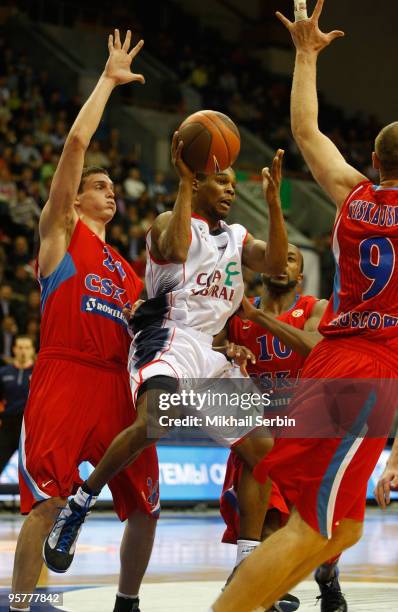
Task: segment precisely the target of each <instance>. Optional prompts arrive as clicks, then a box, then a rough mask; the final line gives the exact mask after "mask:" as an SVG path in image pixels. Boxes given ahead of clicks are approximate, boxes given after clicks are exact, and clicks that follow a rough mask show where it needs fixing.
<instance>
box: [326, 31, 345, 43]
mask: <svg viewBox="0 0 398 612" xmlns="http://www.w3.org/2000/svg"><path fill="white" fill-rule="evenodd" d="M327 36H328V41H329V42H330V43H331V42H332V40H334V39H335V38H342V37H343V36H345V33H344V32H343V31H342V30H333V32H329V34H328V35H327Z"/></svg>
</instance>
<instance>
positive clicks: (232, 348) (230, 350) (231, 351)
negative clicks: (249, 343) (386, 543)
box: [227, 342, 235, 357]
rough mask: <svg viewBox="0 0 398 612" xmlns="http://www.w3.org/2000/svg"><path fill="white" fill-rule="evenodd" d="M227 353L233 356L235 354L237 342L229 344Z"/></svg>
mask: <svg viewBox="0 0 398 612" xmlns="http://www.w3.org/2000/svg"><path fill="white" fill-rule="evenodd" d="M227 355H228V357H233V356H234V355H235V344H234V343H233V342H230V343H229V344H228V348H227Z"/></svg>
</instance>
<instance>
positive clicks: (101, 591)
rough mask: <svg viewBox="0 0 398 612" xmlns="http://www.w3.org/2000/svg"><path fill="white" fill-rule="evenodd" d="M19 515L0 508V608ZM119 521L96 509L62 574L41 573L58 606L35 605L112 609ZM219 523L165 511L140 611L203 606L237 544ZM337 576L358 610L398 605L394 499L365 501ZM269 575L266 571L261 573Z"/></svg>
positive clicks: (304, 592) (306, 596)
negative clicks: (368, 504) (371, 504)
mask: <svg viewBox="0 0 398 612" xmlns="http://www.w3.org/2000/svg"><path fill="white" fill-rule="evenodd" d="M20 527H21V519H20V517H19V516H17V515H16V514H5V513H1V514H0V559H1V562H0V587H1V588H0V611H1V612H5V611H6V610H7V609H8V605H7V601H8V598H7V596H8V593H9V585H10V577H11V572H12V562H13V553H14V549H15V543H16V538H17V535H18V533H19V530H20ZM122 530H123V527H122V525H121V524H120V523H119V522H118V521H117V519H115V518H114V516H113V515H112V514H108V513H106V514H105V513H101V512H96V513H94V514H93V515H92V516H91V517H90V518H89V519H88V522H87V524H86V525H85V528H84V530H83V533H82V535H81V538H80V541H79V546H78V552H77V555H76V558H75V561H74V563H73V565H72V567H71V569H70V571H69V572H68V573H67V574H64V575H57V574H52V573H48V572H47V571H44V570H43V572H42V575H41V581H40V586H41V587H42V590H43V592H51V591H55V592H61V593H63V605H62V606H58V605H57V606H56V607H54V606H51V605H47V604H41V605H39V606H33V607H32V611H37V612H39V611H42V612H43V611H44V610H55V609H61V610H69V611H70V612H111V611H112V609H113V601H114V594H115V590H116V585H117V575H118V569H119V558H118V549H119V542H120V539H121V536H122ZM222 531H223V523H222V521H221V519H220V518H219V516H218V514H217V512H216V511H207V512H192V511H191V512H180V513H170V512H167V511H164V512H163V515H162V518H161V519H160V520H159V525H158V530H157V536H156V542H155V547H154V552H153V555H152V559H151V562H150V566H149V569H148V572H147V575H146V578H145V582H144V585H143V588H142V593H141V610H142V612H206V610H208V608H209V606H210V604H211V602H212V601H213V600H214V599H215V597H216V596H217V593H218V592H219V590H220V588H221V587H222V585H223V583H224V581H225V579H226V577H227V576H228V574H229V572H230V569H231V567H232V566H233V562H234V558H235V547H234V546H231V545H227V544H221V543H220V537H221V534H222ZM340 567H341V579H342V580H341V581H342V583H343V591H344V592H345V593H346V597H347V600H348V602H349V610H350V612H351V611H353V612H354V611H355V612H370V610H377V611H378V612H392V611H394V610H398V504H396V505H393V506H391V507H390V508H389V509H388V511H387V512H386V513H383V512H381V511H380V510H379V509H377V508H368V511H367V519H366V522H365V533H364V537H363V538H362V540H361V541H360V542H359V543H358V544H357V545H356V546H355V547H353V548H352V549H350V550H349V551H347V552H346V553H345V554H344V556H343V558H342V560H341V565H340ZM264 580H266V576H264ZM294 593H295V594H297V595H298V596H299V597H300V599H301V601H302V606H301V608H300V610H302V612H316V610H319V603H317V602H316V596H317V595H318V590H317V586H316V584H315V583H314V582H313V580H312V578H311V577H309V578H308V579H307V580H306V581H304V582H303V583H302V584H301V585H299V587H297V589H295V591H294Z"/></svg>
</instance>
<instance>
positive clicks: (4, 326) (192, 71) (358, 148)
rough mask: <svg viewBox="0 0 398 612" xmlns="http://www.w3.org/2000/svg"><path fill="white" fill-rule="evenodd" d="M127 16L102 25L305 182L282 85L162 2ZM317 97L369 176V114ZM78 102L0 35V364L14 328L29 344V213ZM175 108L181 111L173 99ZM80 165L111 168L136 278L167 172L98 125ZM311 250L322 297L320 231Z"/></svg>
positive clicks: (111, 233)
mask: <svg viewBox="0 0 398 612" xmlns="http://www.w3.org/2000/svg"><path fill="white" fill-rule="evenodd" d="M70 4H71V5H73V1H72V2H70ZM134 12H135V13H136V14H135V15H132V14H131V10H130V9H127V8H126V7H125V6H124V3H121V2H119V0H115V2H114V5H113V10H112V24H111V23H105V22H103V23H101V25H103V26H108V27H109V26H111V25H114V22H115V19H117V22H118V24H119V25H120V27H121V28H125V27H127V26H128V27H130V26H131V23H133V24H134V27H135V29H136V31H137V30H138V32H145V40H146V49H147V50H148V51H149V52H150V53H151V54H152V55H155V56H156V57H157V58H159V59H161V61H162V62H163V63H164V64H166V65H167V66H169V67H171V68H172V69H173V71H174V72H175V73H176V75H177V77H176V78H177V81H178V83H179V84H186V85H190V86H192V87H193V88H195V89H196V91H197V92H199V93H200V96H201V99H202V107H205V108H216V109H218V110H221V111H223V112H225V113H227V114H229V115H230V116H231V117H232V118H233V119H234V120H235V121H236V122H237V123H238V124H239V125H245V126H246V127H247V128H248V129H250V130H251V131H252V132H254V133H255V134H257V135H258V136H259V137H260V138H262V139H263V140H265V141H266V142H267V143H268V144H270V145H271V146H272V147H274V148H275V149H276V148H278V147H283V148H285V149H286V151H287V156H286V157H287V159H286V165H287V171H288V172H289V173H290V175H295V176H302V177H304V178H308V170H307V168H306V166H305V163H304V161H303V159H302V157H301V156H300V154H299V152H298V150H297V148H296V145H295V144H294V142H293V140H292V138H291V134H290V123H289V98H290V82H289V81H288V80H286V79H284V78H283V77H278V76H275V75H271V74H268V73H266V72H265V71H264V70H263V69H262V68H261V66H260V62H259V61H256V62H254V61H253V56H252V55H250V53H249V51H246V50H245V47H244V45H242V46H233V45H232V44H230V43H227V42H226V41H225V40H223V39H221V37H220V34H219V32H217V31H216V30H214V29H208V28H207V29H204V27H203V26H200V24H199V22H198V20H197V19H195V18H194V17H193V16H190V15H188V14H186V13H185V14H184V13H183V11H181V7H180V6H177V5H174V4H173V3H172V2H168V3H166V4H165V5H163V6H162V10H159V12H156V11H155V13H154V12H153V10H152V9H151V8H150V5H149V4H148V3H147V4H145V3H141V4H139V5H136V6H135V7H134ZM105 14H106V13H105ZM97 15H98V13H97ZM108 17H109V14H108ZM251 51H252V50H251ZM320 103H321V112H320V117H321V127H322V129H323V130H324V131H325V132H326V133H327V134H328V135H329V136H330V137H331V138H332V140H333V141H334V142H335V143H336V145H337V146H338V147H339V149H340V150H341V151H342V152H343V154H344V155H345V156H346V158H347V160H348V161H349V163H352V164H353V165H355V166H356V167H357V168H359V169H360V170H362V171H363V172H364V173H365V174H366V175H368V176H369V177H370V178H372V179H376V176H375V174H374V171H373V169H372V168H371V167H370V166H369V159H370V152H371V149H372V140H373V138H374V136H375V134H376V133H377V132H378V130H379V128H380V125H379V124H378V122H377V120H376V119H375V118H374V117H365V116H362V115H360V114H357V115H356V116H355V117H350V118H347V117H346V116H345V115H344V113H343V112H342V111H341V110H339V109H337V108H334V107H331V106H330V105H327V104H326V103H325V102H324V101H323V100H322V97H321V100H320ZM81 104H82V100H81V99H80V97H79V96H78V95H73V96H68V95H67V92H65V91H61V90H59V89H57V88H55V87H54V86H52V84H51V82H50V79H49V76H48V73H47V72H46V71H45V70H40V71H38V70H35V68H34V66H33V65H31V64H30V62H29V58H28V56H27V55H26V54H24V53H23V52H21V50H20V49H18V51H17V50H16V49H14V48H13V47H12V45H11V44H10V41H8V40H7V37H6V33H5V32H4V31H3V32H2V31H1V30H0V332H1V333H0V363H1V361H3V362H4V361H8V360H9V359H10V357H11V345H12V338H13V336H14V335H15V334H17V333H24V334H27V335H29V336H30V337H31V338H32V340H33V341H34V343H35V346H36V348H38V344H39V322H40V293H39V289H38V285H37V282H36V280H35V272H34V257H35V254H36V252H37V247H38V219H39V216H40V212H41V209H42V208H43V206H44V204H45V202H46V200H47V197H48V192H49V187H50V184H51V180H52V177H53V174H54V172H55V169H56V166H57V163H58V159H59V156H60V153H61V151H62V147H63V144H64V142H65V138H66V135H67V133H68V130H69V127H70V125H71V123H72V122H73V120H74V118H75V117H76V115H77V113H78V111H79V109H80V107H81ZM177 108H178V110H182V107H181V103H178V104H177V106H176V109H177ZM176 109H175V110H176ZM85 163H86V165H96V166H102V167H105V168H106V169H107V170H108V171H109V173H110V175H111V177H112V179H113V181H114V184H115V192H116V201H117V214H116V216H115V218H114V220H113V221H112V223H111V224H110V225H109V227H108V234H107V240H108V242H109V243H110V244H112V245H113V246H114V247H115V248H116V249H118V250H119V252H120V253H121V254H122V255H123V256H124V257H125V258H126V259H128V260H129V261H130V262H131V263H132V266H133V267H134V268H135V270H136V272H137V273H138V274H139V276H141V277H142V276H143V275H144V271H145V233H146V231H147V229H148V228H149V227H150V226H151V224H152V222H153V220H154V218H155V216H156V215H157V214H159V213H161V212H163V211H164V210H167V209H169V208H171V206H172V204H173V201H174V197H175V189H176V184H175V179H174V177H167V176H165V175H164V174H163V173H162V172H156V169H154V168H148V167H146V166H145V164H143V163H142V160H140V159H139V157H138V155H137V151H136V150H135V149H134V148H132V149H131V150H130V151H124V150H122V147H121V144H120V134H119V132H118V130H116V129H111V127H110V126H107V125H102V126H101V129H100V130H99V131H98V133H97V135H96V136H95V139H94V140H93V141H92V144H91V146H90V149H89V151H88V153H87V157H86V161H85ZM318 247H319V249H318V250H319V252H320V254H321V257H322V258H323V260H324V264H323V265H324V268H325V269H324V278H326V277H327V278H328V280H327V287H325V289H324V290H323V291H322V295H323V296H326V295H327V292H329V290H330V284H329V279H330V271H331V268H332V265H329V264H330V262H329V260H328V257H329V251H328V237H327V236H322V237H320V239H319V245H318ZM247 282H248V293H249V294H256V293H257V294H258V292H259V290H260V287H261V285H260V283H259V279H258V277H256V276H248V278H247Z"/></svg>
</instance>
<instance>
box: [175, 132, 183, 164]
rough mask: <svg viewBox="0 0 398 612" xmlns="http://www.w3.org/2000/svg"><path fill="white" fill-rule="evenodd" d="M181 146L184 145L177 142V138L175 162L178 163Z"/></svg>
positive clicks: (179, 141)
mask: <svg viewBox="0 0 398 612" xmlns="http://www.w3.org/2000/svg"><path fill="white" fill-rule="evenodd" d="M183 146H184V143H183V142H182V140H178V137H177V145H176V161H179V160H180V159H181V155H182V148H183Z"/></svg>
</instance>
